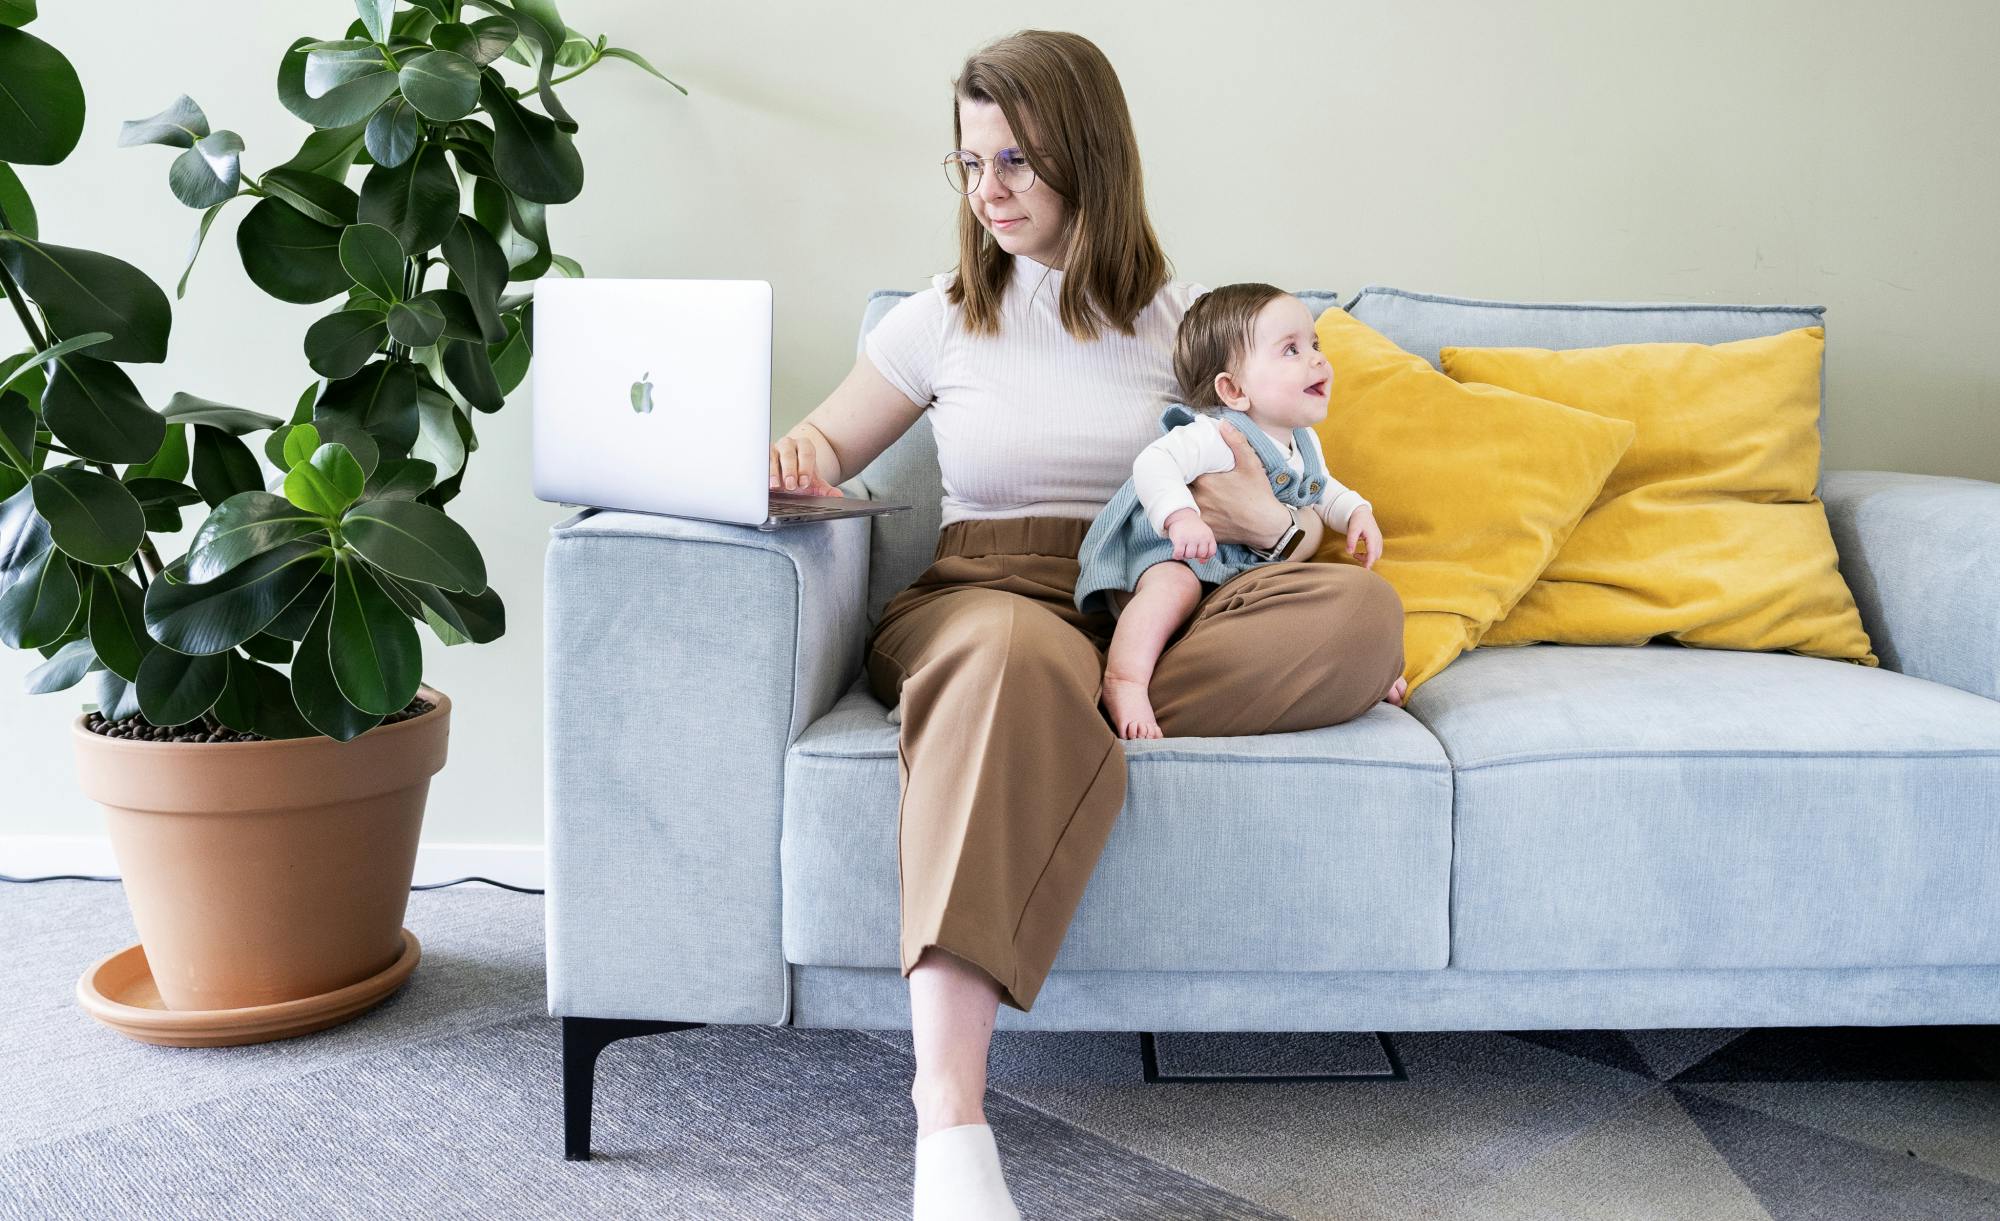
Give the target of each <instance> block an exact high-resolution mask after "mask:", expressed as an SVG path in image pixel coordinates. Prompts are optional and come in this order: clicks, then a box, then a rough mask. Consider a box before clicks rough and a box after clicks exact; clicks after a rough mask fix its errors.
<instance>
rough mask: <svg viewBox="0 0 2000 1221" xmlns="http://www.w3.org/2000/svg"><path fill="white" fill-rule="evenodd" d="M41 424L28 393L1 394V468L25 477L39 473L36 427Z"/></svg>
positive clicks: (0, 469) (10, 392)
mask: <svg viewBox="0 0 2000 1221" xmlns="http://www.w3.org/2000/svg"><path fill="white" fill-rule="evenodd" d="M39 424H40V421H39V420H37V419H36V418H35V412H34V409H33V408H32V407H29V406H28V400H27V397H26V396H25V395H20V394H15V393H13V392H12V391H9V392H7V393H5V394H0V471H8V472H10V473H11V474H12V475H18V476H20V477H22V478H24V479H25V478H26V477H27V476H29V475H32V474H34V473H35V470H36V467H35V429H36V427H37V426H38V425H39ZM8 494H10V495H11V494H12V493H11V490H10V491H9V492H8Z"/></svg>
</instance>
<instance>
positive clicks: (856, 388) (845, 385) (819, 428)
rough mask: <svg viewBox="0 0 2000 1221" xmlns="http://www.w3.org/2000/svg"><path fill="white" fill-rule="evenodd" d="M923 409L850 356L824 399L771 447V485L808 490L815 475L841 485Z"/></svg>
mask: <svg viewBox="0 0 2000 1221" xmlns="http://www.w3.org/2000/svg"><path fill="white" fill-rule="evenodd" d="M925 406H927V404H924V403H913V402H911V401H910V399H909V396H907V395H905V394H904V393H903V392H902V391H901V390H898V389H896V387H895V386H893V385H891V384H890V383H889V379H887V378H885V377H883V376H882V374H881V371H880V370H878V369H876V367H875V364H874V362H873V361H871V360H869V359H868V356H867V354H866V353H863V354H862V355H860V356H857V357H855V359H854V368H852V369H850V370H849V371H848V374H847V377H846V378H845V379H843V380H842V381H841V383H840V385H838V386H836V387H834V389H833V393H832V394H829V395H827V396H826V401H825V402H823V403H821V404H820V405H819V406H817V407H815V408H813V409H812V411H811V412H810V413H809V414H808V415H807V416H806V418H805V419H803V420H800V421H799V422H798V423H797V424H794V425H792V427H791V430H790V431H789V432H787V433H786V434H785V435H784V436H782V437H780V438H778V439H777V440H776V441H774V442H772V443H771V477H772V478H773V479H774V480H776V481H777V482H776V483H775V484H774V485H773V486H775V487H778V488H781V489H783V490H786V491H793V490H797V491H811V490H813V486H814V485H813V480H814V478H815V477H816V478H818V479H819V480H822V481H824V482H825V483H827V484H829V485H831V484H836V483H841V482H844V481H845V480H846V479H848V478H849V477H851V476H852V475H853V474H854V473H855V472H856V471H859V470H862V469H863V468H865V467H866V466H867V465H868V464H869V463H871V462H873V461H875V459H876V457H877V456H878V455H880V454H881V452H882V451H883V450H885V449H888V448H889V446H890V445H891V444H893V443H894V442H895V440H896V438H897V437H900V436H902V435H903V434H904V433H905V432H907V431H908V430H909V428H910V425H912V424H915V423H916V422H917V417H919V416H921V415H922V414H923V413H924V408H925Z"/></svg>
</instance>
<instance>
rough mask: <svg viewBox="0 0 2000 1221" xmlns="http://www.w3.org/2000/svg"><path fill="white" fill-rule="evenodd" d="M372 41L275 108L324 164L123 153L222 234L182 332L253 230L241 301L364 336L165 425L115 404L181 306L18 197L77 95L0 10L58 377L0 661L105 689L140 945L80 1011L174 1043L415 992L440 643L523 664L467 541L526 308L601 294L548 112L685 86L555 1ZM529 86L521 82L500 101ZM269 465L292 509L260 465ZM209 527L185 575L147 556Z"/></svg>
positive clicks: (496, 6) (104, 725)
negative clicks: (549, 283) (258, 392)
mask: <svg viewBox="0 0 2000 1221" xmlns="http://www.w3.org/2000/svg"><path fill="white" fill-rule="evenodd" d="M355 7H356V9H357V10H358V12H359V17H358V19H357V20H355V21H354V22H353V23H352V24H351V25H350V26H349V27H348V28H347V30H346V31H345V33H344V34H343V36H342V37H340V38H337V39H331V40H316V39H306V38H302V39H299V40H297V41H296V42H294V43H293V44H292V45H291V46H290V47H289V48H287V50H286V52H285V54H284V56H283V57H282V59H281V60H280V62H279V66H278V73H277V91H278V98H279V101H280V102H281V103H282V104H283V105H284V106H285V108H286V109H288V110H289V111H291V112H292V113H293V114H294V115H296V116H298V117H299V118H301V119H303V120H305V121H306V122H307V123H308V124H310V125H311V126H312V128H313V131H312V132H311V134H309V135H308V136H307V137H306V138H305V140H304V142H303V143H302V145H301V146H300V148H299V150H298V152H297V153H296V154H295V155H294V156H293V157H292V158H291V159H290V160H288V161H286V162H284V163H283V164H281V165H278V166H275V167H273V168H271V169H269V170H266V171H265V172H264V173H263V174H262V175H261V176H257V177H254V178H253V177H252V176H250V175H248V174H246V173H245V172H244V170H243V166H242V155H243V152H244V148H243V141H242V140H241V139H240V138H239V137H238V136H237V135H236V134H235V133H234V132H230V131H226V130H212V129H211V128H210V126H209V124H208V121H207V118H206V116H205V115H203V113H202V112H201V109H200V108H199V106H197V105H196V104H195V103H194V102H193V100H192V99H190V98H187V97H182V98H180V99H178V100H176V101H175V102H174V103H173V105H171V106H169V107H168V108H167V109H166V110H164V111H162V112H161V113H160V114H158V115H155V116H153V117H151V118H148V119H140V120H133V121H129V122H127V123H125V124H124V125H123V128H122V130H121V133H120V143H121V144H126V145H132V144H163V145H168V146H173V147H178V148H181V149H182V150H183V151H182V152H181V153H180V155H179V156H178V157H176V158H175V159H174V161H173V162H172V164H171V166H170V168H169V172H168V185H169V187H170V188H171V190H172V192H173V194H174V195H175V196H176V198H178V199H179V200H180V201H181V202H182V203H184V204H187V205H188V206H190V207H194V208H197V209H199V210H200V211H201V218H200V221H199V223H198V225H197V228H196V232H195V237H194V241H193V242H192V244H191V246H190V249H189V255H188V266H187V269H185V270H183V272H182V275H181V279H180V283H179V286H178V287H177V290H176V295H177V296H178V295H179V294H180V293H182V292H184V291H185V289H186V285H187V278H188V274H189V272H190V271H191V270H192V267H193V263H194V260H195V257H196V256H197V255H198V254H199V252H200V249H201V245H202V242H203V239H204V238H205V237H206V235H207V232H208V229H209V227H210V225H211V224H212V223H213V222H214V220H215V218H216V216H217V214H218V213H219V212H220V211H221V209H223V208H224V207H226V206H227V205H228V204H229V203H230V202H231V201H232V200H234V199H236V198H238V197H239V196H250V197H252V198H253V199H254V200H255V201H256V202H255V203H254V204H253V205H252V206H251V207H250V209H249V211H248V212H247V213H246V214H245V215H244V217H243V219H242V221H241V222H240V224H239V226H238V230H237V242H236V244H237V249H238V252H239V254H240V256H241V260H242V264H243V268H244V271H245V272H246V273H247V274H248V275H249V277H250V279H251V280H252V281H253V282H254V283H256V284H257V285H258V286H259V287H260V288H262V289H264V290H265V291H266V292H268V293H270V294H271V295H272V296H275V297H277V298H279V299H281V300H285V301H291V302H301V303H309V302H319V301H328V300H333V299H336V298H337V299H338V304H337V306H336V307H335V308H334V309H333V310H332V311H331V312H330V313H328V314H327V315H326V316H325V317H323V318H321V319H320V320H319V321H317V322H315V323H313V324H312V326H311V327H310V328H309V329H308V330H307V332H306V335H305V338H304V345H303V346H304V352H305V357H306V362H307V364H308V365H309V366H310V367H311V369H312V370H313V372H314V373H315V374H317V375H318V380H316V381H315V382H314V383H313V384H311V385H310V386H308V387H306V389H305V391H304V393H302V394H300V395H299V396H298V397H297V399H296V403H295V405H294V406H293V408H292V410H291V412H290V413H289V416H287V417H280V416H274V415H268V414H265V413H262V412H258V411H252V410H247V409H244V408H240V407H231V406H226V405H223V404H219V403H214V402H211V401H208V400H206V399H201V398H197V397H195V396H192V395H187V394H176V395H174V396H173V398H172V400H171V401H170V402H169V403H168V404H167V405H166V406H165V407H164V408H162V409H157V410H156V409H154V408H152V407H150V406H149V405H148V404H147V403H146V402H145V400H144V399H143V397H141V395H140V394H139V392H138V391H137V389H136V388H135V387H134V385H133V384H132V382H131V379H130V378H129V377H127V376H126V375H125V374H124V372H123V371H122V370H121V369H120V368H119V367H118V362H121V361H125V362H129V361H155V362H156V361H160V360H163V359H164V358H165V355H166V347H167V338H168V332H169V328H170V324H171V319H170V309H169V306H168V303H167V300H166V296H165V294H164V293H163V292H162V291H161V290H160V289H159V288H158V286H156V285H155V284H153V282H152V281H151V280H149V279H148V278H147V277H146V276H145V275H144V274H143V273H141V272H139V271H138V270H137V269H136V268H134V267H132V266H131V265H130V264H127V263H124V262H122V261H120V260H117V259H113V258H110V257H109V256H105V255H101V254H97V253H94V252H91V251H86V250H80V249H75V248H70V247H63V246H56V245H52V244H49V243H47V242H44V241H42V240H41V238H40V235H39V232H38V227H37V224H36V217H35V213H34V210H33V205H32V202H31V200H30V199H29V197H28V194H27V190H26V187H25V185H24V184H23V182H22V181H21V179H20V177H19V175H17V174H15V173H14V172H13V170H12V169H11V168H10V167H9V166H8V165H6V164H4V163H6V162H11V163H14V164H24V165H54V164H57V163H59V162H60V161H62V160H63V159H64V158H65V157H66V156H67V155H68V153H69V151H70V150H71V149H72V148H73V147H74V146H75V144H76V141H77V139H78V137H79V135H80V133H81V131H82V126H83V112H84V101H83V92H82V89H81V86H80V85H79V83H78V81H77V77H76V73H75V71H74V70H73V68H72V67H71V66H70V64H69V63H68V61H67V60H66V59H65V58H64V57H63V56H62V54H61V53H60V52H58V51H57V50H56V49H55V48H53V47H51V46H49V45H48V44H47V43H45V42H42V41H40V40H38V39H36V38H34V36H33V35H31V34H29V33H27V32H26V31H25V30H23V29H21V28H20V27H21V26H22V25H25V24H26V23H27V22H28V21H30V20H32V18H33V17H34V15H35V11H34V3H33V0H0V78H4V79H7V80H8V81H9V82H10V88H9V89H8V90H6V91H4V93H0V291H4V292H5V294H6V296H7V298H8V303H9V307H10V309H11V311H12V313H13V315H14V316H15V317H16V318H17V320H18V321H19V322H20V324H21V326H22V329H23V331H24V332H25V333H26V336H27V339H28V343H29V350H28V351H26V352H23V353H20V354H18V355H15V356H12V357H9V358H7V359H6V360H5V361H0V642H4V643H6V644H8V645H11V646H13V647H17V648H34V649H36V650H37V651H39V652H40V653H41V654H42V656H43V657H44V658H45V660H44V662H43V663H42V664H41V665H40V666H38V667H36V668H35V670H33V671H32V672H31V673H30V674H29V676H28V680H27V686H28V689H29V691H30V692H48V691H58V690H66V689H69V688H71V687H74V686H76V685H77V684H78V683H80V682H83V681H84V680H86V679H89V680H90V682H91V684H92V686H93V693H94V694H95V696H96V701H95V705H94V706H91V705H86V706H85V712H84V714H83V715H81V716H79V717H78V718H77V719H76V721H75V724H74V731H73V739H74V741H75V743H76V748H77V758H78V763H79V769H80V773H81V777H82V782H83V785H84V788H85V790H86V791H87V792H88V793H89V794H90V795H91V796H92V797H93V798H94V799H95V800H97V801H99V802H100V803H101V804H103V805H104V807H105V809H106V813H107V825H108V828H109V830H110V833H111V838H112V845H113V850H114V852H115V853H116V854H117V857H118V861H119V866H120V872H121V874H122V876H123V879H124V883H125V888H126V892H127V896H128V900H129V901H130V903H131V906H132V912H133V918H134V923H135V925H136V926H137V928H138V931H139V934H140V945H139V946H135V947H131V948H130V949H128V950H126V951H121V952H120V953H119V954H114V955H111V956H109V957H108V958H107V959H105V960H104V961H103V962H100V963H99V964H96V965H95V966H94V967H93V968H92V969H91V971H89V972H86V974H85V977H84V978H83V979H82V980H80V981H79V984H78V993H79V998H80V999H81V1000H82V1001H83V1003H84V1004H85V1005H86V1007H88V1008H90V1009H91V1011H92V1012H93V1013H94V1014H95V1015H97V1016H98V1017H100V1018H101V1019H103V1020H106V1021H107V1022H108V1023H110V1024H112V1025H114V1027H116V1028H118V1029H120V1030H121V1031H123V1032H124V1033H127V1034H130V1035H132V1036H133V1037H137V1038H142V1039H146V1040H148V1041H153V1042H162V1043H211V1044H212V1043H229V1042H252V1041H257V1040H260V1039H269V1038H278V1037H285V1036H287V1035H291V1034H297V1033H303V1032H305V1031H307V1030H312V1029H319V1028H322V1027H324V1026H326V1025H330V1024H332V1023H333V1022H336V1021H342V1020H346V1018H348V1017H352V1016H353V1015H354V1014H356V1013H359V1012H361V1011H362V1010H364V1009H366V1008H367V1007H368V1006H370V1005H373V1004H375V1003H377V1002H379V1001H380V1000H381V999H382V998H383V997H386V996H387V995H388V994H389V993H390V992H392V991H393V990H394V989H395V987H397V986H399V985H400V984H401V982H402V980H403V979H404V978H406V977H407V976H408V973H409V971H410V970H411V969H413V968H414V966H415V963H416V957H417V952H418V947H417V944H416V941H415V938H414V937H413V936H411V935H410V934H409V933H408V931H407V930H405V929H403V928H402V927H401V924H402V918H403V913H404V908H405V905H406V903H407V901H408V897H409V887H410V882H411V877H412V874H413V872H414V869H415V858H416V845H417V839H418V834H419V831H420V829H421V825H422V818H423V806H424V799H425V795H426V793H427V790H428V786H429V778H430V776H431V775H432V774H434V773H435V772H436V771H437V770H438V769H439V768H440V767H442V765H443V762H444V756H445V743H446V737H447V730H448V725H449V716H450V700H449V699H448V698H447V697H445V696H444V695H443V694H442V693H441V692H438V691H436V690H435V689H433V688H430V687H427V686H425V685H424V684H423V682H422V648H421V642H420V639H419V635H418V628H417V624H418V623H420V622H421V623H423V624H425V625H427V626H428V627H429V629H430V630H431V632H432V633H433V635H434V636H435V637H436V638H437V639H438V640H440V641H442V642H443V643H444V644H446V645H456V644H460V643H464V642H466V641H473V642H484V641H490V640H492V639H494V638H496V637H498V636H499V635H500V634H501V633H502V632H503V631H504V627H505V620H504V606H503V604H502V602H501V599H500V596H499V594H498V593H497V592H496V591H495V590H493V589H492V588H491V587H490V586H489V585H488V584H487V581H486V573H485V565H484V562H483V560H482V559H481V557H480V553H479V550H478V547H477V546H476V545H475V544H474V542H473V540H472V538H471V537H470V536H469V535H468V534H467V533H466V531H465V530H464V529H463V528H462V527H461V526H459V525H458V524H457V523H455V522H453V521H452V520H451V518H450V517H449V516H448V515H447V514H446V512H445V511H444V507H445V506H446V505H447V504H448V503H449V502H450V501H451V500H452V499H453V498H454V497H455V496H456V495H457V494H458V491H459V489H460V486H461V484H462V482H463V480H464V477H465V472H466V466H467V461H468V458H469V456H470V455H471V454H472V453H473V452H474V451H476V449H477V448H478V442H477V437H476V434H475V430H474V427H473V419H474V418H475V416H474V413H475V412H478V413H491V412H494V411H498V410H499V409H500V408H501V406H502V404H503V402H504V400H505V397H506V395H507V393H508V392H509V391H511V390H512V389H513V388H514V387H515V386H516V385H517V384H518V383H519V382H520V381H521V379H522V377H523V376H524V374H525V373H526V370H527V366H528V361H529V357H530V345H531V342H532V316H531V311H532V309H533V303H532V295H531V293H529V292H526V291H510V285H516V284H519V283H520V282H522V281H530V280H534V279H536V278H539V277H541V276H543V275H546V274H551V273H553V274H563V275H581V274H582V269H581V268H580V267H578V266H577V265H576V264H575V262H574V261H572V260H569V259H567V258H565V257H563V256H562V255H559V254H557V253H556V252H555V251H554V248H553V247H552V245H551V244H550V240H549V236H548V226H547V218H546V210H547V208H548V207H549V206H550V205H553V204H559V203H564V202H567V201H569V200H571V199H573V198H575V197H576V195H577V194H578V193H579V192H580V191H581V190H582V186H583V165H582V160H581V158H580V156H579V155H578V154H577V151H576V148H575V145H574V143H573V142H572V140H571V133H572V132H573V131H575V129H576V126H577V125H576V122H575V120H574V119H573V118H572V117H571V116H570V115H569V113H568V111H567V110H565V109H564V108H563V106H562V104H561V102H560V100H559V99H558V98H557V95H556V93H555V91H554V86H555V85H556V84H559V83H561V82H563V81H566V80H568V79H570V78H572V77H574V76H576V75H578V74H580V73H581V72H584V71H587V70H588V69H589V68H591V67H592V66H594V65H595V64H597V63H598V62H600V61H602V60H604V59H623V60H626V61H628V62H631V63H633V64H635V65H637V66H639V67H640V68H643V69H645V70H646V71H648V72H651V73H652V74H653V75H655V76H660V73H659V72H658V71H657V70H656V69H654V68H653V67H652V66H651V65H650V64H647V63H646V62H645V61H644V60H643V59H642V58H640V57H639V56H638V55H637V54H635V53H633V52H630V51H627V50H624V49H622V48H617V47H611V46H609V45H608V43H607V40H606V39H604V38H597V39H594V40H593V39H589V38H586V37H584V36H583V35H581V34H579V33H577V32H576V31H574V30H571V29H569V28H568V27H567V26H565V25H564V24H563V22H562V20H561V18H560V16H559V15H558V14H557V12H556V9H555V6H554V4H553V3H552V2H550V0H521V2H520V3H516V4H512V5H509V4H503V3H498V2H497V0H467V2H466V3H464V4H461V3H459V2H458V0H420V2H418V3H415V4H412V5H410V6H408V7H405V8H400V9H399V7H398V6H397V5H396V3H395V2H394V0H357V3H356V6H355ZM503 60H511V61H513V62H515V63H517V64H520V65H522V66H523V67H524V68H526V69H527V70H528V72H529V73H530V74H531V77H530V79H528V80H527V81H526V82H525V83H524V84H523V85H521V86H518V87H517V86H514V85H511V84H509V83H508V82H507V80H506V79H505V78H504V76H503V75H502V73H501V71H500V67H499V65H500V62H501V61H503ZM661 79H662V80H665V79H666V78H665V77H664V76H661ZM669 83H672V82H669ZM675 88H677V89H678V88H680V86H678V85H675ZM682 92H683V93H685V92H686V91H685V90H682ZM530 102H532V103H533V104H534V105H535V106H539V107H540V112H539V113H538V112H537V110H535V109H533V108H532V107H531V105H530ZM10 109H11V111H12V112H13V113H9V111H10ZM356 175H359V179H360V181H359V183H358V188H359V189H358V190H357V189H355V187H354V186H350V185H349V180H350V178H352V177H354V176H356ZM468 185H469V189H470V196H471V209H470V212H469V213H468V212H466V211H462V208H463V206H464V204H465V202H466V191H467V187H468ZM266 431H268V434H269V435H268V436H267V437H266V438H265V439H264V442H263V446H262V448H263V452H264V454H265V456H266V457H267V458H268V459H269V460H270V462H271V463H272V465H273V466H274V467H275V469H276V472H277V474H276V476H275V478H273V479H272V480H270V482H269V484H268V485H267V483H266V480H265V477H264V475H263V472H262V470H261V468H260V466H259V464H258V462H257V460H256V457H255V455H254V453H253V451H252V450H251V449H250V448H249V446H248V445H247V444H246V443H245V441H244V440H243V438H244V437H245V436H246V435H249V434H252V433H257V432H266ZM119 464H125V469H124V470H123V471H122V472H120V471H119V470H118V469H117V466H118V465H119ZM197 505H200V506H203V511H204V512H205V516H204V517H203V519H202V520H201V522H200V523H199V525H198V526H197V527H196V529H195V531H194V534H193V536H192V540H191V542H190V543H189V545H188V547H187V550H186V552H185V553H184V554H183V555H181V556H179V557H178V558H176V559H174V560H172V561H171V562H164V563H163V562H162V560H161V558H160V556H159V553H158V550H157V548H156V547H155V546H154V544H153V542H152V540H151V539H150V538H149V537H148V536H149V534H151V533H155V532H157V533H174V532H178V531H180V530H181V529H182V528H183V523H182V519H181V511H182V510H183V509H192V508H193V507H194V506H197ZM280 666H284V667H286V669H284V670H280V669H279V668H278V667H280ZM151 990H156V992H157V995H154V994H153V992H152V991H151Z"/></svg>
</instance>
